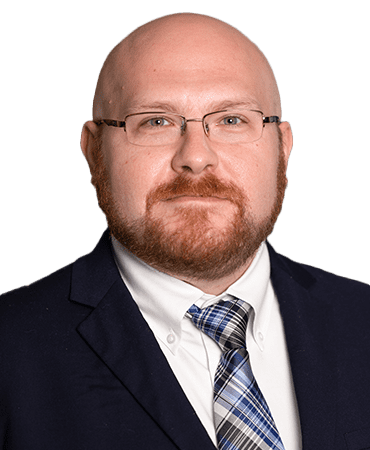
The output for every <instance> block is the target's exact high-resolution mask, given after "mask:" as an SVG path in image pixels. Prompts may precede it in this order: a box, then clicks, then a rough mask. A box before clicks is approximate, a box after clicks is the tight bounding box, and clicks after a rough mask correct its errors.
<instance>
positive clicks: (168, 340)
mask: <svg viewBox="0 0 370 450" xmlns="http://www.w3.org/2000/svg"><path fill="white" fill-rule="evenodd" d="M175 340H176V338H175V336H174V335H173V334H169V335H168V336H167V342H168V343H169V344H173V343H174V342H175Z"/></svg>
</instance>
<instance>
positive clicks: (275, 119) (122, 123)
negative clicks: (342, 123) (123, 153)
mask: <svg viewBox="0 0 370 450" xmlns="http://www.w3.org/2000/svg"><path fill="white" fill-rule="evenodd" d="M228 111H230V110H228V109H223V110H220V111H213V112H210V113H207V114H205V115H204V116H203V117H202V118H194V119H187V118H186V117H184V116H182V115H181V114H177V113H170V112H167V111H144V112H139V113H132V114H127V116H125V118H124V120H113V119H100V120H98V121H95V123H96V124H97V125H102V124H103V123H105V124H106V125H108V126H111V127H116V128H123V129H124V131H125V132H127V131H126V120H127V118H128V117H131V116H140V115H144V114H164V115H165V114H168V115H171V116H177V117H181V119H182V120H183V124H182V125H181V136H183V135H184V133H185V131H186V125H187V123H188V122H202V125H203V130H204V133H205V135H206V136H207V137H208V130H207V126H206V123H205V118H206V117H207V116H210V115H212V114H217V113H222V112H228ZM247 111H252V112H257V113H260V114H261V116H262V131H263V128H264V127H265V124H266V123H277V124H279V123H281V122H280V117H279V116H268V117H265V116H264V114H263V112H262V111H259V110H258V109H248V110H247ZM230 112H235V111H232V110H231V111H230ZM261 137H262V133H261V136H260V137H259V138H258V139H256V140H255V141H251V142H256V141H258V140H259V139H261ZM249 143H250V142H249ZM132 145H139V144H132Z"/></svg>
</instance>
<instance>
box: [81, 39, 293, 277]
mask: <svg viewBox="0 0 370 450" xmlns="http://www.w3.org/2000/svg"><path fill="white" fill-rule="evenodd" d="M174 47H176V46H174ZM230 50H231V49H230V48H229V47H227V48H222V46H218V48H217V51H215V52H214V53H212V51H208V52H204V49H202V51H198V52H197V51H193V52H192V53H191V54H190V53H189V50H188V48H187V47H186V48H185V47H184V48H183V49H179V48H178V46H177V47H176V52H175V53H174V54H173V55H171V54H170V53H169V50H168V48H167V50H166V51H163V49H161V48H158V49H157V50H156V52H153V51H152V52H151V53H148V54H145V52H144V55H142V57H141V58H138V60H137V61H132V64H130V70H129V72H128V73H126V76H125V78H124V79H122V83H121V84H122V88H121V89H122V92H123V94H122V95H123V98H122V101H121V103H120V105H118V106H117V105H114V106H115V108H116V112H115V114H116V117H105V118H110V119H118V120H122V119H123V118H124V117H125V116H126V115H127V114H131V113H136V112H143V111H153V110H154V111H164V112H174V113H178V114H182V115H184V116H185V117H187V118H201V117H202V116H203V115H204V114H207V113H209V112H212V111H216V110H220V109H223V108H225V105H226V106H227V107H228V109H233V110H235V109H240V108H251V109H258V110H261V111H263V112H264V113H265V115H276V111H273V110H272V106H271V102H269V100H268V98H267V96H266V94H265V92H264V90H263V89H261V86H260V78H261V77H260V76H259V71H258V67H255V66H253V65H251V64H250V63H248V62H246V60H245V56H244V54H240V55H239V54H237V52H232V51H230ZM113 103H117V100H116V99H114V100H113ZM117 108H118V109H117ZM100 127H101V129H100V130H99V138H98V139H97V145H96V146H95V150H94V152H93V154H92V163H91V164H90V166H91V168H92V174H93V183H94V185H95V186H96V188H97V193H98V199H99V204H100V206H101V208H102V209H103V211H104V212H105V214H106V216H107V220H108V225H109V228H110V230H111V232H112V234H113V235H114V236H115V237H116V238H117V239H118V240H119V241H120V242H121V244H122V245H124V246H125V247H126V248H128V250H130V251H131V252H132V253H134V254H136V255H137V256H138V257H139V258H141V259H143V260H144V261H145V262H147V263H148V264H150V265H152V266H153V267H155V268H157V269H159V270H162V271H164V272H166V273H170V274H173V275H175V276H179V277H185V278H195V279H196V278H198V279H207V280H214V279H217V278H220V277H224V276H227V275H229V274H231V273H233V272H234V271H236V270H237V269H238V268H240V267H243V266H245V265H246V264H247V262H248V260H249V259H250V258H251V257H252V256H253V255H254V253H255V252H256V250H257V249H258V247H259V245H260V244H261V242H262V241H263V240H264V239H265V238H266V237H267V236H268V235H269V234H270V232H271V231H272V228H273V225H274V223H275V220H276V218H277V216H278V214H279V212H280V209H281V204H282V201H283V197H284V191H285V186H286V178H285V169H286V162H287V157H288V150H287V147H286V145H284V141H283V139H282V138H281V137H282V133H281V132H280V130H279V129H278V125H276V124H268V125H266V126H265V128H264V131H263V135H262V138H261V139H259V140H258V141H255V142H253V143H249V144H243V145H240V144H218V143H217V144H216V143H213V142H211V141H209V139H208V137H206V135H205V133H204V131H203V128H202V124H201V123H199V122H190V123H188V125H187V129H186V133H185V134H184V135H183V136H182V137H181V139H180V140H179V142H178V143H177V144H175V145H170V146H162V147H140V146H136V145H132V144H130V143H129V142H128V141H127V135H126V133H125V132H124V130H123V129H119V128H114V127H108V126H106V125H100ZM289 150H290V149H289Z"/></svg>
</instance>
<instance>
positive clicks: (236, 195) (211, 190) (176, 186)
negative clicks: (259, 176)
mask: <svg viewBox="0 0 370 450" xmlns="http://www.w3.org/2000/svg"><path fill="white" fill-rule="evenodd" d="M183 196H191V197H218V198H222V199H226V200H229V201H231V202H232V203H235V204H236V205H238V206H240V205H242V204H243V200H245V199H244V197H245V196H244V195H243V193H242V192H241V190H240V189H239V188H238V187H237V186H236V185H235V184H234V183H233V182H232V181H228V182H223V181H221V180H219V179H218V178H217V177H216V176H215V175H214V174H211V173H209V174H207V175H204V176H203V177H202V178H201V179H199V180H193V179H192V178H191V177H189V176H187V175H186V174H185V175H183V174H181V175H178V176H177V177H176V178H175V179H174V180H172V181H171V182H168V183H163V184H160V185H159V186H158V187H156V188H155V189H154V190H152V191H151V192H150V193H149V195H148V197H147V211H149V210H150V208H151V207H152V206H153V205H154V204H155V203H157V202H160V201H166V200H170V199H173V198H175V197H183Z"/></svg>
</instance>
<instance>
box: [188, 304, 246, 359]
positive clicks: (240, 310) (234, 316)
mask: <svg viewBox="0 0 370 450" xmlns="http://www.w3.org/2000/svg"><path fill="white" fill-rule="evenodd" d="M188 313H189V314H190V315H191V320H192V322H193V323H194V325H195V326H196V327H197V328H199V329H200V330H201V331H203V332H204V333H206V334H207V335H208V336H209V337H210V338H212V339H213V340H215V341H216V342H217V343H218V344H219V346H220V347H221V349H222V351H223V352H226V351H228V350H231V349H236V348H240V347H245V334H246V330H247V321H248V309H247V308H246V305H245V302H243V300H239V299H237V298H236V299H234V300H233V301H230V300H221V301H219V302H218V303H216V304H214V305H212V306H209V307H208V308H204V309H200V308H198V307H197V306H195V305H193V306H191V307H190V308H189V310H188Z"/></svg>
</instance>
